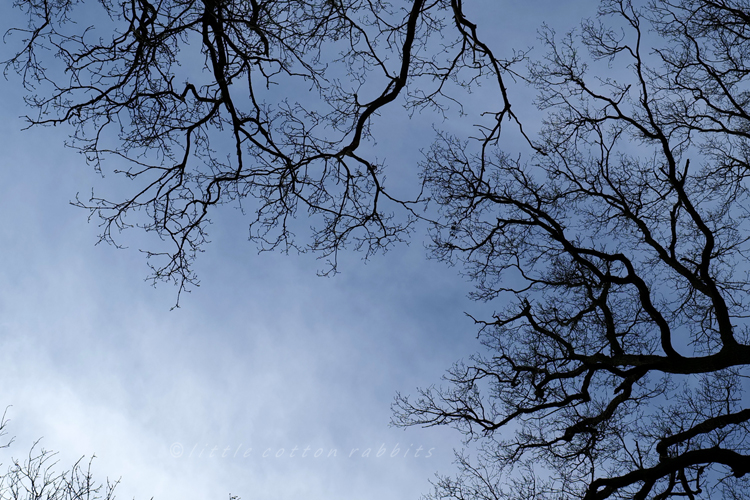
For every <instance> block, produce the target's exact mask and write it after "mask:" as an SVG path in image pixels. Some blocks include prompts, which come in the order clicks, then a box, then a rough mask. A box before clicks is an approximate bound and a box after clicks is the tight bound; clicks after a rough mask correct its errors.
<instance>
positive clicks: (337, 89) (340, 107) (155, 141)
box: [6, 0, 513, 286]
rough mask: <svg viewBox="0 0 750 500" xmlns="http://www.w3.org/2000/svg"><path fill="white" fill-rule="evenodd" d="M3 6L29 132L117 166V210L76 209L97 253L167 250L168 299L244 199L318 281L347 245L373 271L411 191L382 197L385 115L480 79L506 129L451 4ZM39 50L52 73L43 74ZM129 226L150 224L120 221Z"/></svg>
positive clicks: (100, 206)
mask: <svg viewBox="0 0 750 500" xmlns="http://www.w3.org/2000/svg"><path fill="white" fill-rule="evenodd" d="M15 4H16V5H17V6H18V7H20V8H22V9H24V10H25V11H26V13H27V14H28V18H29V27H28V28H27V29H14V30H11V31H10V32H9V33H8V34H9V35H13V36H14V37H16V36H17V35H18V34H21V35H22V36H23V37H24V39H23V47H22V49H21V50H20V51H19V52H18V54H17V55H16V56H15V57H13V58H12V59H10V60H9V61H8V62H7V66H6V71H8V70H9V69H10V70H14V71H17V72H19V73H20V74H22V75H23V79H24V84H25V85H26V87H27V88H28V89H29V90H30V91H32V92H33V93H32V95H31V96H30V97H29V98H28V101H29V104H30V105H31V107H32V108H34V109H36V110H37V112H38V114H36V115H34V116H32V117H30V118H29V119H30V121H31V123H33V124H54V125H56V124H60V123H67V124H69V125H72V126H73V128H74V130H75V133H74V136H73V140H72V142H71V144H72V145H73V146H74V147H76V148H79V149H80V150H81V151H82V152H83V153H84V154H85V155H86V158H87V159H88V161H89V162H91V163H93V164H94V165H95V166H96V167H97V168H100V166H101V161H102V159H103V158H104V157H106V156H115V157H120V159H124V160H126V161H125V162H124V163H123V162H119V163H115V164H116V165H121V164H124V165H129V166H127V167H125V168H119V170H118V171H119V172H120V173H122V174H124V175H126V176H127V177H128V178H130V179H131V180H133V181H134V182H133V183H132V186H133V187H132V188H131V189H133V191H131V194H130V195H128V196H127V198H126V199H121V200H108V199H102V198H99V197H96V196H94V197H92V199H91V200H88V201H81V202H79V204H80V205H81V206H83V207H86V208H89V209H90V210H91V211H92V214H96V215H98V216H100V217H101V218H102V223H103V235H102V238H103V239H104V240H106V241H110V242H111V241H113V229H117V230H120V229H122V228H124V227H128V226H129V225H132V224H139V225H141V226H143V227H144V228H145V229H147V230H149V231H156V232H157V233H158V234H159V235H160V236H161V237H163V238H165V239H167V240H171V241H172V242H173V247H172V249H171V250H168V251H167V253H166V254H162V255H159V257H160V258H159V259H157V260H155V261H154V262H155V265H154V267H153V270H154V276H153V277H154V278H155V279H173V280H176V281H177V282H178V283H180V285H181V286H184V285H185V284H186V283H188V282H191V281H193V280H194V279H195V276H194V274H193V273H192V270H191V262H192V260H193V259H194V257H195V254H196V252H197V251H199V250H200V249H201V247H202V245H203V244H204V243H205V242H206V234H205V229H206V225H207V223H208V221H209V219H208V217H209V214H210V209H211V207H212V206H214V205H218V204H224V203H228V202H235V203H238V204H241V203H242V202H243V200H246V199H247V198H252V199H253V200H254V201H253V202H252V203H249V202H247V201H245V202H244V203H249V205H248V207H249V208H248V211H249V212H251V213H252V214H253V218H254V220H253V222H252V224H251V228H250V229H251V239H255V240H256V241H258V242H259V243H260V244H261V246H262V248H264V249H273V248H277V247H280V248H282V249H284V250H288V249H290V248H296V249H298V250H306V249H312V250H316V251H319V252H322V256H325V257H329V258H330V259H329V264H330V266H329V267H328V271H330V270H335V267H336V252H337V250H338V249H339V248H341V247H342V246H344V245H345V244H347V243H352V244H353V245H354V246H355V247H356V248H358V249H364V251H365V252H366V254H367V255H369V254H370V253H372V252H374V251H377V250H378V249H384V248H387V247H388V246H389V245H391V244H392V243H393V242H395V241H399V240H401V239H402V238H403V236H404V235H405V234H407V233H408V232H409V229H410V227H411V225H412V223H413V221H414V219H415V215H416V212H415V211H414V210H415V208H416V207H415V205H416V204H419V203H420V202H421V201H422V198H423V197H422V195H421V191H420V189H419V186H415V189H414V190H413V197H412V198H411V199H408V200H404V199H397V198H395V197H392V196H391V195H390V194H389V191H388V190H387V187H386V184H385V182H384V179H385V177H384V173H383V172H384V165H383V164H382V162H381V161H379V160H377V159H376V157H375V155H373V154H372V151H370V150H368V148H366V147H363V146H364V145H366V144H367V143H368V142H371V137H370V124H371V122H372V120H373V119H376V118H378V116H379V115H381V114H382V115H384V116H382V117H381V119H383V120H385V121H387V120H388V118H387V112H388V111H387V107H388V105H389V104H391V103H392V102H393V101H395V100H396V99H399V103H400V104H401V105H406V106H408V107H410V108H412V109H421V108H425V107H433V108H435V109H437V110H438V111H440V110H441V109H443V108H444V107H445V106H446V105H447V104H448V103H449V102H454V103H458V102H459V101H457V100H456V99H455V97H451V96H450V95H448V94H447V93H446V91H445V89H446V88H447V87H449V86H450V87H452V88H453V89H455V87H456V85H455V84H456V83H458V84H459V86H465V87H466V86H470V85H471V84H472V82H473V81H474V80H475V79H477V78H485V75H490V76H491V77H493V78H494V79H495V82H496V84H497V85H498V86H499V88H500V93H501V98H500V99H499V100H497V101H496V102H498V103H499V108H498V109H494V110H490V111H492V112H493V113H496V115H497V116H496V120H495V122H496V125H495V126H494V127H495V129H497V130H499V128H500V123H501V121H502V120H503V119H504V118H506V117H511V118H512V117H513V114H512V113H511V111H510V104H509V101H508V99H507V96H506V94H505V92H506V91H505V87H504V85H503V82H502V75H501V73H502V71H503V68H504V67H505V66H507V65H508V64H509V63H510V61H503V60H499V59H497V58H495V57H494V55H493V54H492V52H491V51H490V50H489V48H488V47H487V46H486V45H484V44H483V43H482V42H481V40H480V39H479V38H478V37H477V33H476V30H475V25H474V24H472V23H471V22H470V21H469V20H467V19H466V18H465V16H464V14H463V10H462V5H461V1H459V0H453V1H444V0H441V1H437V2H426V1H423V0H419V1H415V2H407V3H406V4H403V5H400V6H394V5H391V4H389V3H387V2H383V1H381V0H374V1H373V0H355V1H351V0H345V1H342V0H306V1H299V0H293V1H292V0H286V1H284V0H272V1H269V0H265V1H263V0H223V1H217V0H188V1H186V0H164V1H159V2H153V3H152V2H149V1H148V0H130V1H124V0H123V1H115V0H99V1H98V2H94V1H88V2H78V1H73V0H51V1H50V0H41V1H36V0H30V1H26V0H19V1H16V2H15ZM97 5H98V6H100V7H101V8H102V9H103V13H104V14H106V16H104V17H103V18H102V16H99V17H95V15H94V14H93V13H94V12H97V13H100V12H99V11H97V10H94V7H96V6H97ZM74 21H75V24H74ZM101 26H106V27H105V28H102V27H101ZM6 39H8V40H13V41H15V38H7V37H6ZM434 49H437V51H435V50H434ZM48 51H52V52H53V53H54V55H55V56H56V58H57V60H51V61H50V62H51V63H50V62H47V61H46V60H43V59H42V58H41V56H42V54H44V56H46V55H47V54H46V53H47V52H48ZM459 104H460V103H459ZM497 130H493V131H492V132H490V135H493V136H496V135H497ZM243 206H244V205H243ZM394 210H398V211H399V213H398V215H397V216H394ZM135 211H145V213H146V214H147V218H146V219H139V218H133V219H129V218H128V215H129V214H130V213H131V212H135ZM304 213H307V214H309V216H310V217H311V223H312V229H313V232H312V236H311V238H310V239H309V240H308V239H305V240H304V241H298V240H297V239H296V238H295V236H294V234H293V233H292V231H291V228H290V227H289V220H290V218H292V217H296V216H301V215H302V214H304ZM133 220H135V221H137V222H133ZM151 256H154V254H153V253H152V254H151Z"/></svg>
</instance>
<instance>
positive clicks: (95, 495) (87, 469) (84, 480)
mask: <svg viewBox="0 0 750 500" xmlns="http://www.w3.org/2000/svg"><path fill="white" fill-rule="evenodd" d="M5 417H6V413H4V414H3V416H2V418H0V438H3V437H5V436H6V435H7V430H6V429H7V425H8V420H7V419H6V418H5ZM12 442H13V439H9V440H7V441H6V442H5V443H3V444H2V445H1V446H0V448H8V447H10V445H11V444H12ZM56 457H57V453H55V452H51V451H49V450H45V449H44V448H40V447H39V442H38V441H37V442H36V443H34V445H33V446H32V447H31V450H30V451H29V454H28V456H27V457H26V459H25V460H23V461H21V460H17V459H14V460H13V461H12V464H11V465H10V466H9V467H8V469H7V472H4V473H0V499H1V500H80V499H84V498H85V499H89V500H114V498H115V495H114V492H115V488H116V487H117V484H118V481H116V482H110V481H107V482H106V483H105V484H100V483H97V482H96V481H94V479H93V475H92V473H91V465H92V462H93V457H92V458H91V459H90V460H89V461H88V463H84V461H83V458H81V459H80V460H78V461H77V462H76V463H75V464H73V466H72V467H71V468H70V469H69V470H66V471H63V472H57V469H58V462H57V460H56Z"/></svg>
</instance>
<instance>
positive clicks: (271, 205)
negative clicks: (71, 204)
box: [6, 0, 750, 500]
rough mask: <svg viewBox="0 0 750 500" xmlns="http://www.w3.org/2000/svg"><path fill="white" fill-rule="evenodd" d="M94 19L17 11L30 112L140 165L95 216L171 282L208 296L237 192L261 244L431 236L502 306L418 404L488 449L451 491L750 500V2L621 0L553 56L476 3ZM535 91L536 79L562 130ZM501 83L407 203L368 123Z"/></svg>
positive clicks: (465, 460)
mask: <svg viewBox="0 0 750 500" xmlns="http://www.w3.org/2000/svg"><path fill="white" fill-rule="evenodd" d="M79 3H80V2H77V1H74V0H17V1H16V4H17V5H18V6H19V7H21V8H23V9H25V11H26V12H27V13H28V16H29V20H30V24H29V27H28V28H26V29H18V30H15V32H21V33H23V34H25V37H24V44H23V46H22V47H21V48H20V50H19V51H18V52H17V54H16V55H15V56H14V57H13V58H11V59H10V60H9V61H8V62H7V66H6V69H7V70H14V71H17V72H18V73H20V74H21V75H22V76H23V81H24V84H25V85H26V86H27V88H29V89H30V90H33V92H32V93H31V95H30V96H29V104H30V105H31V106H32V108H33V109H35V110H36V114H34V115H32V116H31V117H30V121H31V123H33V124H68V125H72V127H73V130H74V132H73V135H72V145H73V146H74V147H77V148H80V149H81V151H82V152H83V153H84V154H85V155H86V158H87V159H88V160H89V161H90V162H92V163H93V164H94V165H95V166H96V167H97V168H103V169H106V168H107V167H106V164H103V163H102V160H103V159H104V158H105V157H106V156H114V158H115V159H116V161H115V162H114V163H115V164H117V165H126V166H125V167H118V168H119V170H120V171H121V172H122V173H123V174H124V175H125V176H126V177H127V178H129V179H131V180H132V183H130V184H129V186H135V187H133V188H132V189H133V191H131V194H129V195H127V196H125V197H124V198H123V199H116V200H108V199H103V198H100V197H96V196H94V197H93V198H92V199H91V200H83V201H79V204H80V205H81V206H84V207H86V208H89V209H90V210H91V212H92V214H94V215H98V216H100V217H101V220H102V222H103V233H102V238H103V239H104V240H107V241H112V238H113V232H112V230H113V229H121V228H124V227H127V226H129V225H133V224H137V225H141V226H142V227H143V228H145V229H146V230H148V231H155V232H157V233H158V234H159V235H161V236H162V237H164V238H166V239H167V240H168V241H171V242H172V243H173V245H174V246H173V247H172V249H171V250H170V251H167V252H165V253H164V252H151V256H152V257H155V258H156V259H157V260H155V261H153V262H154V264H153V269H154V275H153V277H154V278H155V279H173V280H175V281H176V282H177V283H178V284H179V286H180V287H183V286H185V285H186V284H189V283H190V282H192V281H194V280H195V275H194V274H193V272H192V268H191V267H190V266H191V263H192V262H193V259H194V258H195V256H196V252H197V251H199V250H200V249H201V248H202V246H203V245H204V244H205V242H206V235H205V231H206V224H208V222H209V219H208V217H209V215H210V213H211V210H212V207H214V206H215V205H219V204H223V203H238V204H240V205H241V206H244V207H246V209H247V211H248V212H249V213H251V214H252V221H251V226H250V227H251V238H252V239H255V240H256V241H257V242H258V243H260V245H261V246H262V247H263V248H266V249H273V248H281V249H290V248H297V249H310V250H313V251H317V252H321V254H322V255H323V256H326V257H328V258H329V262H330V267H329V268H328V269H329V270H335V266H336V254H337V252H338V251H339V250H340V249H342V248H344V247H345V246H346V245H347V244H351V245H353V246H354V247H355V248H358V249H362V250H363V251H364V252H365V253H366V254H369V253H371V252H375V251H378V250H380V249H385V248H388V247H389V246H390V245H392V244H394V243H396V242H398V241H401V240H404V239H405V238H407V237H408V236H409V234H410V232H411V231H412V229H413V228H414V227H415V223H416V222H417V221H420V220H423V221H426V222H427V223H429V224H430V227H431V228H432V229H431V231H430V235H431V241H432V244H431V247H430V248H431V252H432V256H434V257H436V258H438V259H442V260H445V261H446V262H449V263H453V264H459V265H460V266H461V269H463V270H464V272H466V274H467V276H469V277H470V278H471V279H472V280H473V281H474V282H475V283H476V286H477V288H476V292H475V293H474V296H473V297H474V298H475V299H477V300H484V301H492V302H493V303H494V304H497V306H496V310H497V312H496V313H495V315H494V316H493V317H492V318H477V319H476V322H477V323H478V325H479V327H480V334H479V335H480V339H481V342H482V344H483V346H484V350H483V351H482V352H481V353H479V354H477V355H476V356H475V357H474V358H472V359H471V360H469V361H466V362H461V363H458V364H456V365H455V366H454V367H453V368H452V369H451V370H450V371H449V373H448V375H447V376H446V385H445V386H443V387H438V388H435V387H431V388H427V389H424V390H422V391H420V394H419V395H418V396H417V397H416V398H415V397H407V396H403V397H401V396H400V397H399V398H398V399H397V401H396V405H395V406H396V416H395V418H394V422H395V423H396V424H397V425H405V426H409V425H428V426H432V425H450V426H454V427H456V428H457V429H458V430H459V431H461V432H464V433H465V434H466V437H467V440H469V441H476V443H477V444H478V455H477V456H476V457H469V456H467V455H459V457H458V465H459V469H460V471H459V474H458V475H457V476H456V477H444V478H439V479H438V481H436V483H435V491H434V492H433V493H432V495H431V497H432V498H441V499H457V500H458V499H497V498H516V499H527V498H528V499H532V498H534V499H540V498H550V499H551V498H583V499H604V498H640V499H645V498H672V497H687V498H709V497H710V498H716V497H718V498H735V499H740V498H750V484H749V483H748V473H749V472H750V456H749V455H750V442H749V441H748V439H749V438H750V436H749V434H748V431H749V430H750V429H749V428H748V421H750V406H748V400H747V397H746V396H745V395H744V392H743V391H744V389H745V388H746V386H747V379H748V376H750V373H749V372H748V365H750V335H749V334H748V333H749V330H748V320H747V318H748V312H747V311H746V310H745V308H746V307H747V302H748V300H747V295H748V289H749V288H750V276H749V274H748V272H749V271H750V267H748V264H747V255H748V251H750V248H748V247H749V246H750V243H749V240H750V231H749V230H750V227H748V208H750V205H749V204H748V201H749V200H748V195H749V193H748V186H747V182H746V177H747V176H748V175H749V173H750V115H748V104H749V103H750V85H748V77H749V75H750V63H749V62H748V61H750V40H749V38H750V2H747V1H740V0H726V1H724V0H721V1H713V0H671V1H669V0H652V1H649V2H642V3H636V2H630V1H625V0H604V1H602V3H601V5H600V8H599V11H598V13H597V15H596V17H595V18H593V19H590V20H585V21H584V22H583V23H582V24H581V26H580V28H579V29H578V30H576V31H573V32H570V33H566V34H563V35H558V34H557V33H555V32H553V31H552V30H550V29H545V28H542V29H541V31H540V34H541V41H542V43H543V45H544V47H545V48H546V55H545V56H543V57H541V58H536V59H534V58H532V56H531V55H530V54H527V53H526V52H515V53H513V54H514V55H513V57H511V58H509V59H504V58H500V57H497V56H496V55H495V52H493V49H492V48H491V47H490V46H489V45H488V44H486V43H485V42H484V41H483V40H482V39H481V38H480V36H479V33H481V32H482V31H481V27H482V23H488V24H489V25H491V23H492V20H491V19H484V18H482V19H469V18H468V17H467V15H466V13H465V11H464V7H463V4H462V2H461V1H460V0H435V1H432V2H427V1H422V0H413V1H404V2H395V3H394V4H395V5H394V4H390V3H387V2H381V1H375V0H286V1H283V0H265V1H264V0H202V1H197V0H163V1H161V2H153V3H151V2H149V1H148V0H130V1H124V0H122V1H118V0H99V2H98V3H99V4H100V5H101V6H102V7H103V9H104V12H105V14H106V16H107V20H108V22H109V23H110V25H111V27H112V28H111V31H110V32H108V33H102V32H101V31H97V30H93V29H91V30H88V29H83V28H82V26H83V24H82V22H83V21H84V20H86V16H84V15H83V14H81V13H80V12H81V11H80V10H76V7H80V6H79V5H78V4H79ZM92 3H93V2H87V3H86V5H90V4H92ZM73 20H79V22H78V24H73V23H71V22H70V21H73ZM503 43H505V44H507V45H512V44H513V40H504V41H503ZM47 49H51V50H53V51H54V53H55V55H56V56H57V58H58V59H59V61H54V62H49V63H48V64H47V63H45V62H44V59H42V54H43V52H42V51H43V50H47ZM535 57H536V56H535ZM511 79H512V80H515V81H518V82H524V83H528V84H530V85H532V86H533V87H535V88H536V90H537V92H538V94H537V95H538V98H537V101H536V104H537V106H538V108H539V109H540V110H542V111H543V112H544V113H545V114H546V118H545V120H544V122H543V123H541V124H540V125H539V126H536V125H535V124H533V123H529V122H528V120H525V119H524V116H522V115H521V112H520V109H519V105H518V104H516V107H514V108H512V107H511V104H512V103H514V99H513V93H512V90H513V89H512V88H510V87H509V86H506V81H510V80H511ZM478 85H481V86H482V92H485V93H487V92H491V93H492V95H494V96H495V99H494V100H493V101H492V102H493V103H495V106H496V107H495V108H488V109H486V110H485V113H484V114H483V115H481V116H479V117H477V121H478V122H480V123H481V125H480V126H479V127H477V128H475V129H473V130H468V131H466V133H465V135H464V136H459V135H456V134H455V132H454V133H448V132H445V131H440V130H438V132H437V134H436V137H435V141H434V143H433V144H432V145H431V146H429V149H427V150H426V152H425V159H424V162H423V163H422V165H421V175H422V180H423V183H422V184H421V185H419V186H415V189H414V196H413V197H411V198H409V199H402V198H401V197H397V196H395V195H393V194H392V192H391V190H390V188H389V186H388V184H387V182H386V179H385V172H387V171H388V165H386V164H384V163H383V162H382V161H379V160H377V159H376V157H375V156H374V155H373V154H372V149H371V148H368V147H366V145H367V144H369V143H370V142H371V141H372V140H373V139H374V137H373V136H372V134H371V130H372V129H371V124H373V123H374V122H375V121H376V120H384V121H386V122H387V120H388V112H387V110H388V108H389V106H391V107H392V106H394V105H396V104H397V103H398V102H400V103H402V104H404V105H405V106H407V107H408V108H409V109H411V110H432V111H434V112H435V113H437V115H438V116H440V115H443V114H445V113H448V112H449V109H455V108H459V109H460V108H461V102H462V94H461V92H469V91H472V90H475V89H476V88H477V86H478ZM490 86H491V88H492V90H489V89H490ZM299 92H308V94H309V95H310V96H312V97H310V98H309V99H308V98H306V99H302V98H296V97H295V98H290V97H289V96H291V95H297V94H295V93H299ZM451 107H452V108H451ZM537 128H538V132H537V131H534V132H531V130H532V129H537ZM509 129H511V130H510V131H509ZM506 133H512V134H514V137H521V138H523V140H524V141H525V142H524V144H523V147H522V148H521V149H524V148H525V151H522V152H521V154H518V153H517V150H518V144H515V149H510V148H509V147H508V145H507V144H505V143H504V142H503V140H504V137H505V136H506ZM519 134H520V135H519ZM426 146H428V145H426ZM415 168H416V167H415ZM250 201H252V203H250ZM425 207H426V210H425ZM139 211H140V212H141V213H142V214H145V217H141V218H137V215H138V212H139ZM305 211H306V212H307V213H308V214H309V216H310V221H311V224H312V226H313V231H312V234H311V235H310V236H309V237H304V238H302V239H298V238H296V237H295V235H294V234H293V233H292V231H291V229H290V224H289V221H290V220H291V219H292V218H294V217H297V216H300V215H302V213H304V212H305ZM134 214H135V216H136V217H135V218H133V217H134ZM134 220H135V222H133V221H134Z"/></svg>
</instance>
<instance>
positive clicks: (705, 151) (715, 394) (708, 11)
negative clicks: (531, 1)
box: [396, 0, 750, 500]
mask: <svg viewBox="0 0 750 500" xmlns="http://www.w3.org/2000/svg"><path fill="white" fill-rule="evenodd" d="M599 16H600V20H599V21H588V22H585V23H584V24H583V25H582V28H581V29H580V30H579V32H578V34H577V35H576V34H568V35H566V36H564V37H561V38H558V37H557V36H556V35H555V33H553V32H551V31H550V30H544V31H542V38H543V41H544V42H545V43H546V45H547V47H548V49H549V52H548V55H547V57H546V59H544V60H543V61H540V62H537V63H533V64H531V65H530V69H529V76H528V78H529V81H531V82H532V83H533V84H534V85H536V86H537V88H538V90H539V98H538V104H539V106H540V107H541V108H542V109H545V110H547V111H548V115H547V120H546V122H545V125H544V128H543V131H542V133H541V135H540V138H539V139H538V141H537V143H536V144H537V145H538V152H537V153H536V154H534V155H532V156H530V157H529V158H528V160H526V161H521V160H520V159H518V158H514V157H509V156H508V155H504V154H503V153H502V152H499V151H497V150H494V151H490V150H488V149H486V148H483V147H479V148H477V147H476V146H475V145H474V144H471V143H466V142H462V141H460V140H459V139H457V138H452V137H447V136H444V137H443V140H442V141H440V142H438V143H437V144H436V145H435V146H434V147H433V148H432V151H431V152H430V154H429V157H428V162H427V164H426V168H425V177H426V180H427V182H428V184H430V185H431V186H432V188H433V190H434V192H435V193H436V195H437V197H438V201H439V203H440V205H441V207H442V210H443V215H444V220H445V223H444V225H443V226H442V227H438V228H437V230H436V232H435V233H434V251H435V253H436V255H437V256H438V257H439V258H442V259H445V260H448V261H451V262H452V261H455V260H460V261H462V262H463V263H464V264H465V265H466V266H467V267H466V268H467V269H468V273H469V275H470V276H471V278H472V279H474V280H475V281H476V282H477V283H478V285H479V287H478V291H477V293H476V298H477V299H480V300H494V301H500V302H501V303H505V304H510V305H508V306H507V307H506V308H505V309H503V310H502V311H501V312H498V313H497V314H496V316H495V317H494V318H493V319H492V320H488V321H481V320H478V323H479V324H481V327H482V330H481V339H482V342H483V344H484V345H485V347H486V348H487V352H486V354H482V355H478V356H476V357H475V358H474V359H473V360H472V361H471V362H470V363H459V364H457V365H456V366H454V368H453V369H452V370H451V371H450V373H449V375H448V377H447V380H448V381H449V382H450V384H449V385H448V386H447V387H446V388H442V389H435V388H430V389H427V390H423V391H422V392H421V394H420V396H419V397H417V398H416V399H410V398H408V397H400V398H399V399H398V400H397V404H396V406H397V417H396V422H397V424H399V425H415V424H419V425H446V424H447V425H453V426H456V427H457V428H459V429H460V430H462V431H463V432H465V433H466V435H467V437H468V439H470V440H472V439H476V440H478V441H479V442H480V443H481V445H480V449H481V451H480V452H479V457H478V459H476V460H475V461H471V460H470V459H469V458H468V457H466V456H459V464H460V467H461V470H462V474H461V475H460V476H459V477H458V478H457V479H451V478H441V479H439V480H438V481H437V482H436V485H435V486H436V489H435V492H434V494H433V496H432V497H431V498H451V499H453V498H455V499H463V498H482V499H485V498H487V499H489V498H529V499H531V498H534V499H540V498H584V499H592V500H593V499H604V498H629V499H630V498H636V499H645V498H660V499H662V498H671V497H687V498H750V496H749V495H750V482H748V479H747V478H748V475H747V474H748V473H750V432H749V431H750V427H749V425H748V421H749V420H750V408H748V400H747V397H746V396H743V391H744V390H745V389H746V388H747V379H748V376H750V371H748V365H749V364H750V344H749V342H750V336H749V335H748V326H749V325H748V291H750V281H749V280H748V271H750V266H749V264H750V263H749V262H748V260H747V257H748V251H750V248H749V247H748V246H749V241H750V225H749V223H748V208H750V205H749V204H748V202H749V201H750V200H749V198H748V189H747V182H746V177H747V176H748V173H749V172H750V156H749V155H748V153H750V148H749V147H748V146H750V142H749V140H750V135H749V134H748V132H750V129H749V128H748V124H750V121H749V119H750V116H748V109H747V104H748V99H747V96H748V95H750V94H748V90H750V85H749V83H750V82H748V75H750V67H748V61H750V59H748V56H750V44H749V43H748V36H750V22H748V21H750V4H749V3H748V2H712V1H702V0H695V1H690V0H686V1H675V2H661V1H656V2H651V3H649V4H648V5H645V6H640V7H636V6H634V5H632V4H631V3H630V2H629V1H624V0H622V1H620V0H608V1H605V2H603V3H602V6H601V8H600V12H599ZM602 21H604V22H606V23H609V25H605V24H603V22H602ZM580 48H585V49H588V50H587V51H586V52H588V54H587V55H584V54H583V53H582V52H584V51H582V50H580ZM597 64H599V66H597ZM602 64H604V71H607V70H608V68H609V71H610V72H611V74H613V76H610V77H606V76H602V74H601V73H600V74H599V75H596V74H595V75H593V76H590V75H589V74H588V70H589V68H597V67H599V69H600V70H601V65H602ZM616 70H620V71H616ZM480 146H484V144H480ZM743 398H744V399H743ZM512 471H517V472H518V473H519V474H521V475H522V476H523V479H522V480H518V476H516V477H517V480H516V482H513V481H507V480H505V478H508V477H513V474H512Z"/></svg>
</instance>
